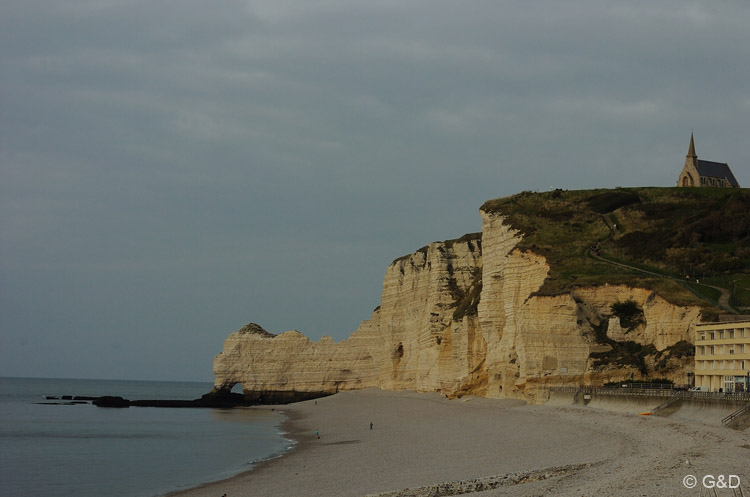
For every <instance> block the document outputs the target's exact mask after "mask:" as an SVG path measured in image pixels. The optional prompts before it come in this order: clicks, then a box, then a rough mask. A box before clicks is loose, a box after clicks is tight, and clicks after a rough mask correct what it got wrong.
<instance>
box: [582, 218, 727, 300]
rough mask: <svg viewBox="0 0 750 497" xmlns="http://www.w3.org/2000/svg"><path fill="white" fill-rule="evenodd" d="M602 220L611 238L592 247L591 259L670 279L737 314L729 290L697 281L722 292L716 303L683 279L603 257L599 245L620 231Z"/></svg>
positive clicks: (590, 250) (696, 294)
mask: <svg viewBox="0 0 750 497" xmlns="http://www.w3.org/2000/svg"><path fill="white" fill-rule="evenodd" d="M602 219H603V221H604V224H606V225H607V226H608V227H609V231H610V233H609V236H608V237H607V238H605V239H603V240H599V241H598V242H597V243H596V244H594V245H592V246H591V249H589V250H587V251H586V252H587V253H588V255H589V257H591V258H593V259H596V260H599V261H602V262H606V263H607V264H611V265H614V266H619V267H623V268H627V269H630V270H632V271H638V272H640V273H645V274H648V275H651V276H656V277H658V278H665V279H670V280H673V281H676V282H677V283H678V284H679V285H681V286H683V287H684V288H686V289H688V290H689V291H690V292H692V293H693V294H694V295H695V296H696V297H698V298H700V299H703V300H708V301H709V302H711V303H712V304H716V305H718V306H719V307H721V308H722V309H724V310H725V311H727V312H729V313H731V314H737V310H736V309H734V308H733V307H732V306H731V305H730V304H729V298H730V296H731V294H730V293H729V290H727V289H726V288H722V287H718V286H714V285H706V284H704V283H700V282H698V281H697V280H696V284H698V285H701V286H705V287H707V288H713V289H715V290H718V291H719V292H721V297H719V300H718V301H716V302H714V301H713V300H712V299H710V298H709V297H707V296H705V295H701V294H699V293H697V292H695V290H693V289H692V288H690V286H689V285H687V282H685V281H682V279H680V278H677V277H674V276H669V275H665V274H660V273H656V272H653V271H649V270H647V269H642V268H639V267H636V266H631V265H629V264H625V263H622V262H618V261H613V260H611V259H608V258H606V257H603V256H602V254H601V248H599V244H601V243H602V242H604V241H607V240H613V239H614V237H615V235H616V234H617V232H618V231H617V225H616V224H610V223H609V222H608V221H607V219H606V218H604V217H603V218H602Z"/></svg>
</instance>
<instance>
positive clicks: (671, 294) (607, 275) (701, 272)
mask: <svg viewBox="0 0 750 497" xmlns="http://www.w3.org/2000/svg"><path fill="white" fill-rule="evenodd" d="M482 210H483V211H485V212H497V213H500V214H502V215H503V216H505V217H506V218H507V222H508V223H510V225H511V226H512V227H513V228H514V229H517V230H519V231H521V232H522V233H523V235H524V239H523V241H522V242H521V244H520V245H519V248H521V249H522V250H524V249H528V250H532V251H534V252H535V253H538V254H541V255H543V256H545V257H546V259H547V261H548V262H549V264H550V267H551V270H550V276H549V278H547V280H546V281H545V283H544V285H543V287H542V288H541V289H540V291H539V293H540V294H545V295H552V294H559V293H563V292H566V291H568V290H570V288H572V287H575V286H581V285H601V284H604V283H610V284H627V285H632V286H639V287H644V288H651V289H653V290H654V291H656V292H658V293H659V294H660V295H661V296H663V297H664V298H665V299H667V300H669V301H671V302H673V303H675V304H679V305H702V306H704V307H706V311H709V308H711V307H715V306H716V305H717V303H718V302H719V299H720V297H721V295H722V290H721V289H724V294H725V295H726V294H727V293H728V294H729V295H731V298H730V303H731V304H732V306H733V307H734V308H735V309H737V310H739V309H741V308H742V307H745V306H748V305H750V190H748V189H723V188H618V189H614V190H612V189H599V190H576V191H564V190H554V191H550V192H544V193H532V192H522V193H519V194H517V195H513V196H511V197H505V198H500V199H495V200H490V201H488V202H486V203H485V204H484V205H483V206H482ZM592 246H597V247H598V248H599V249H600V251H601V257H596V256H595V255H594V253H593V251H592V250H591V247H592ZM614 262H618V263H621V264H623V265H624V266H623V265H615V264H613V263H614ZM625 266H628V267H625ZM638 269H640V271H639V270H638ZM646 271H648V272H646ZM686 275H689V276H690V278H689V281H688V279H687V278H686ZM696 279H698V280H700V284H698V283H696ZM707 314H711V313H710V312H707Z"/></svg>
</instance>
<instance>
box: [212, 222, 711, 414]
mask: <svg viewBox="0 0 750 497" xmlns="http://www.w3.org/2000/svg"><path fill="white" fill-rule="evenodd" d="M481 214H482V232H481V234H480V233H477V234H472V235H466V236H464V237H462V238H460V239H458V240H450V241H446V242H435V243H431V244H430V245H428V246H426V247H424V248H422V249H420V250H418V251H416V252H415V253H413V254H410V255H408V256H405V257H401V258H399V259H397V260H395V261H394V262H393V263H392V264H391V265H390V266H389V267H388V268H387V270H386V274H385V279H384V282H383V293H382V297H381V304H380V306H379V307H378V308H377V309H375V311H373V313H372V315H371V316H370V318H369V319H368V320H367V321H365V322H363V323H362V324H361V325H360V327H359V328H358V329H357V330H356V331H355V332H354V333H353V334H352V335H351V336H350V337H349V338H348V339H346V340H343V341H341V342H338V343H337V342H334V341H333V340H332V339H331V338H329V337H324V338H322V339H321V340H319V341H317V342H312V341H310V340H309V339H307V338H306V337H305V336H303V335H302V334H301V333H299V332H297V331H287V332H285V333H281V334H279V335H272V334H270V333H267V332H265V331H264V330H262V328H260V327H259V326H257V325H248V326H246V327H245V328H243V329H241V330H239V331H237V332H234V333H232V334H231V335H230V336H229V337H228V338H227V339H226V341H225V343H224V349H223V351H222V352H221V353H220V354H219V355H218V356H217V357H216V359H215V360H214V373H215V375H216V382H215V388H216V390H217V391H226V390H228V389H231V388H232V386H234V385H235V384H237V383H241V384H242V387H243V390H244V392H245V394H246V395H250V396H254V397H258V398H262V399H266V400H269V401H286V400H292V399H300V398H311V397H314V396H316V395H323V394H330V393H335V392H337V391H339V390H349V389H360V388H368V387H377V388H381V389H386V390H417V391H438V392H441V393H443V394H445V395H448V396H460V395H464V394H474V395H480V396H487V397H515V398H525V399H527V400H529V401H531V402H535V401H543V400H545V399H546V397H545V395H546V391H547V388H548V387H549V386H550V385H566V384H569V385H575V384H580V383H582V382H587V383H589V382H592V383H598V382H602V381H606V380H610V379H622V378H623V377H626V376H627V377H629V376H630V373H631V372H633V373H634V374H636V375H638V376H640V375H641V373H651V374H653V373H655V372H656V373H658V374H659V375H660V376H665V377H668V378H672V379H674V380H675V381H676V382H685V380H686V376H685V373H686V371H687V368H688V367H692V364H691V363H692V361H691V359H692V358H688V357H681V356H680V354H677V353H673V351H674V350H677V348H679V347H678V345H679V344H683V345H685V344H686V343H689V342H692V338H691V337H692V330H693V325H694V323H696V322H697V320H698V317H699V313H700V309H699V308H698V307H682V306H677V305H674V304H671V303H669V302H667V301H666V300H664V299H663V298H662V297H660V296H659V295H657V294H656V293H654V292H652V291H650V290H647V289H642V288H632V287H629V286H625V285H599V286H588V287H576V288H574V289H572V290H570V291H569V292H567V293H564V294H558V295H542V294H538V291H539V289H540V288H541V287H542V285H543V283H544V282H545V279H546V278H547V277H548V273H549V270H550V267H549V265H548V262H547V260H546V259H545V258H544V257H543V256H541V255H538V254H537V253H534V251H532V250H528V249H524V250H522V249H521V248H519V242H520V241H521V240H522V239H523V238H522V235H521V234H520V233H519V232H518V231H515V230H514V229H512V228H511V227H510V225H509V223H507V222H506V219H505V218H504V217H503V215H501V214H500V213H497V212H482V213H481ZM626 301H631V302H634V303H635V304H634V306H635V309H636V313H637V316H636V317H637V319H636V320H635V321H634V322H628V323H626V324H623V323H622V322H621V321H622V319H621V318H618V317H617V316H616V315H615V313H614V312H613V310H612V305H613V304H615V303H617V302H626ZM627 342H630V343H631V344H632V345H629V348H627V347H625V345H623V344H626V343H627ZM633 347H635V348H636V351H635V353H633ZM626 348H627V350H628V351H629V352H628V353H626V351H625V349H626Z"/></svg>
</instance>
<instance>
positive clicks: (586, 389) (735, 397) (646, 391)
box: [550, 386, 750, 402]
mask: <svg viewBox="0 0 750 497" xmlns="http://www.w3.org/2000/svg"><path fill="white" fill-rule="evenodd" d="M550 391H552V392H556V393H573V394H575V393H576V392H579V391H580V392H581V393H585V394H599V395H632V396H638V397H673V396H674V397H680V398H684V399H696V400H713V401H733V402H748V401H750V392H736V393H722V392H692V391H685V390H676V389H666V388H662V389H659V388H632V387H627V388H623V387H619V388H618V387H594V386H553V387H550Z"/></svg>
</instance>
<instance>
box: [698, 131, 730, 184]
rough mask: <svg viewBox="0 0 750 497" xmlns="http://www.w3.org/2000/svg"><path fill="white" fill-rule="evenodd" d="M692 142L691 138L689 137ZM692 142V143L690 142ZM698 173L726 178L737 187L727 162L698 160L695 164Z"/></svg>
mask: <svg viewBox="0 0 750 497" xmlns="http://www.w3.org/2000/svg"><path fill="white" fill-rule="evenodd" d="M691 142H692V139H691ZM691 144H692V143H691ZM696 166H697V169H698V174H700V175H701V176H712V177H714V178H726V179H727V180H728V181H729V184H730V185H732V186H736V187H739V186H740V184H739V183H737V180H736V179H735V177H734V174H732V170H731V169H729V164H725V163H723V162H711V161H710V160H700V159H698V163H697V164H696Z"/></svg>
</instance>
